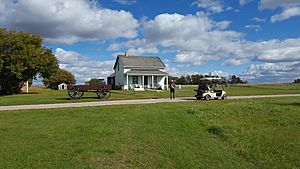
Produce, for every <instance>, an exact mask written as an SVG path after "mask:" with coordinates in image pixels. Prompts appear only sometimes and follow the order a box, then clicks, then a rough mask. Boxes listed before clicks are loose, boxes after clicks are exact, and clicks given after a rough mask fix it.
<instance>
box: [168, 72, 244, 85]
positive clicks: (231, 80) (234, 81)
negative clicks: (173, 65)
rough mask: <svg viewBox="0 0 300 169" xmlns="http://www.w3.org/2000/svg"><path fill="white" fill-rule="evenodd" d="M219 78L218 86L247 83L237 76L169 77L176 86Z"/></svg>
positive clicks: (197, 75)
mask: <svg viewBox="0 0 300 169" xmlns="http://www.w3.org/2000/svg"><path fill="white" fill-rule="evenodd" d="M211 77H215V78H221V79H220V80H218V83H219V84H246V83H248V82H247V81H244V80H242V79H241V78H240V77H238V76H237V75H231V76H229V78H225V77H219V76H217V75H202V74H193V75H187V76H180V77H176V76H169V79H170V80H174V82H175V83H176V84H181V85H198V84H199V82H200V79H202V78H211Z"/></svg>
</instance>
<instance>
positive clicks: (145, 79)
mask: <svg viewBox="0 0 300 169" xmlns="http://www.w3.org/2000/svg"><path fill="white" fill-rule="evenodd" d="M144 86H145V87H147V86H148V76H145V77H144Z"/></svg>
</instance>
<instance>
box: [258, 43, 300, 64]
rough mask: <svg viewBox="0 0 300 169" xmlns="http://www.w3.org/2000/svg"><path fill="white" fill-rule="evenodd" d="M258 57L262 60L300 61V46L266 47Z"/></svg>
mask: <svg viewBox="0 0 300 169" xmlns="http://www.w3.org/2000/svg"><path fill="white" fill-rule="evenodd" d="M257 59H258V60H260V61H268V62H278V61H285V62H289V61H299V60H300V46H294V47H290V46H285V47H282V48H273V49H266V50H264V51H262V52H261V53H260V54H259V55H258V56H257Z"/></svg>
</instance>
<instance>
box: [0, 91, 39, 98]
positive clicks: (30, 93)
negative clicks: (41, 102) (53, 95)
mask: <svg viewBox="0 0 300 169" xmlns="http://www.w3.org/2000/svg"><path fill="white" fill-rule="evenodd" d="M36 94H39V93H38V92H28V93H20V94H11V95H0V97H5V96H20V95H36Z"/></svg>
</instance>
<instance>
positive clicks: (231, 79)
mask: <svg viewBox="0 0 300 169" xmlns="http://www.w3.org/2000/svg"><path fill="white" fill-rule="evenodd" d="M228 83H229V84H246V83H248V82H247V81H243V80H241V79H240V78H239V77H238V76H236V75H232V76H231V77H229V80H228Z"/></svg>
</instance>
